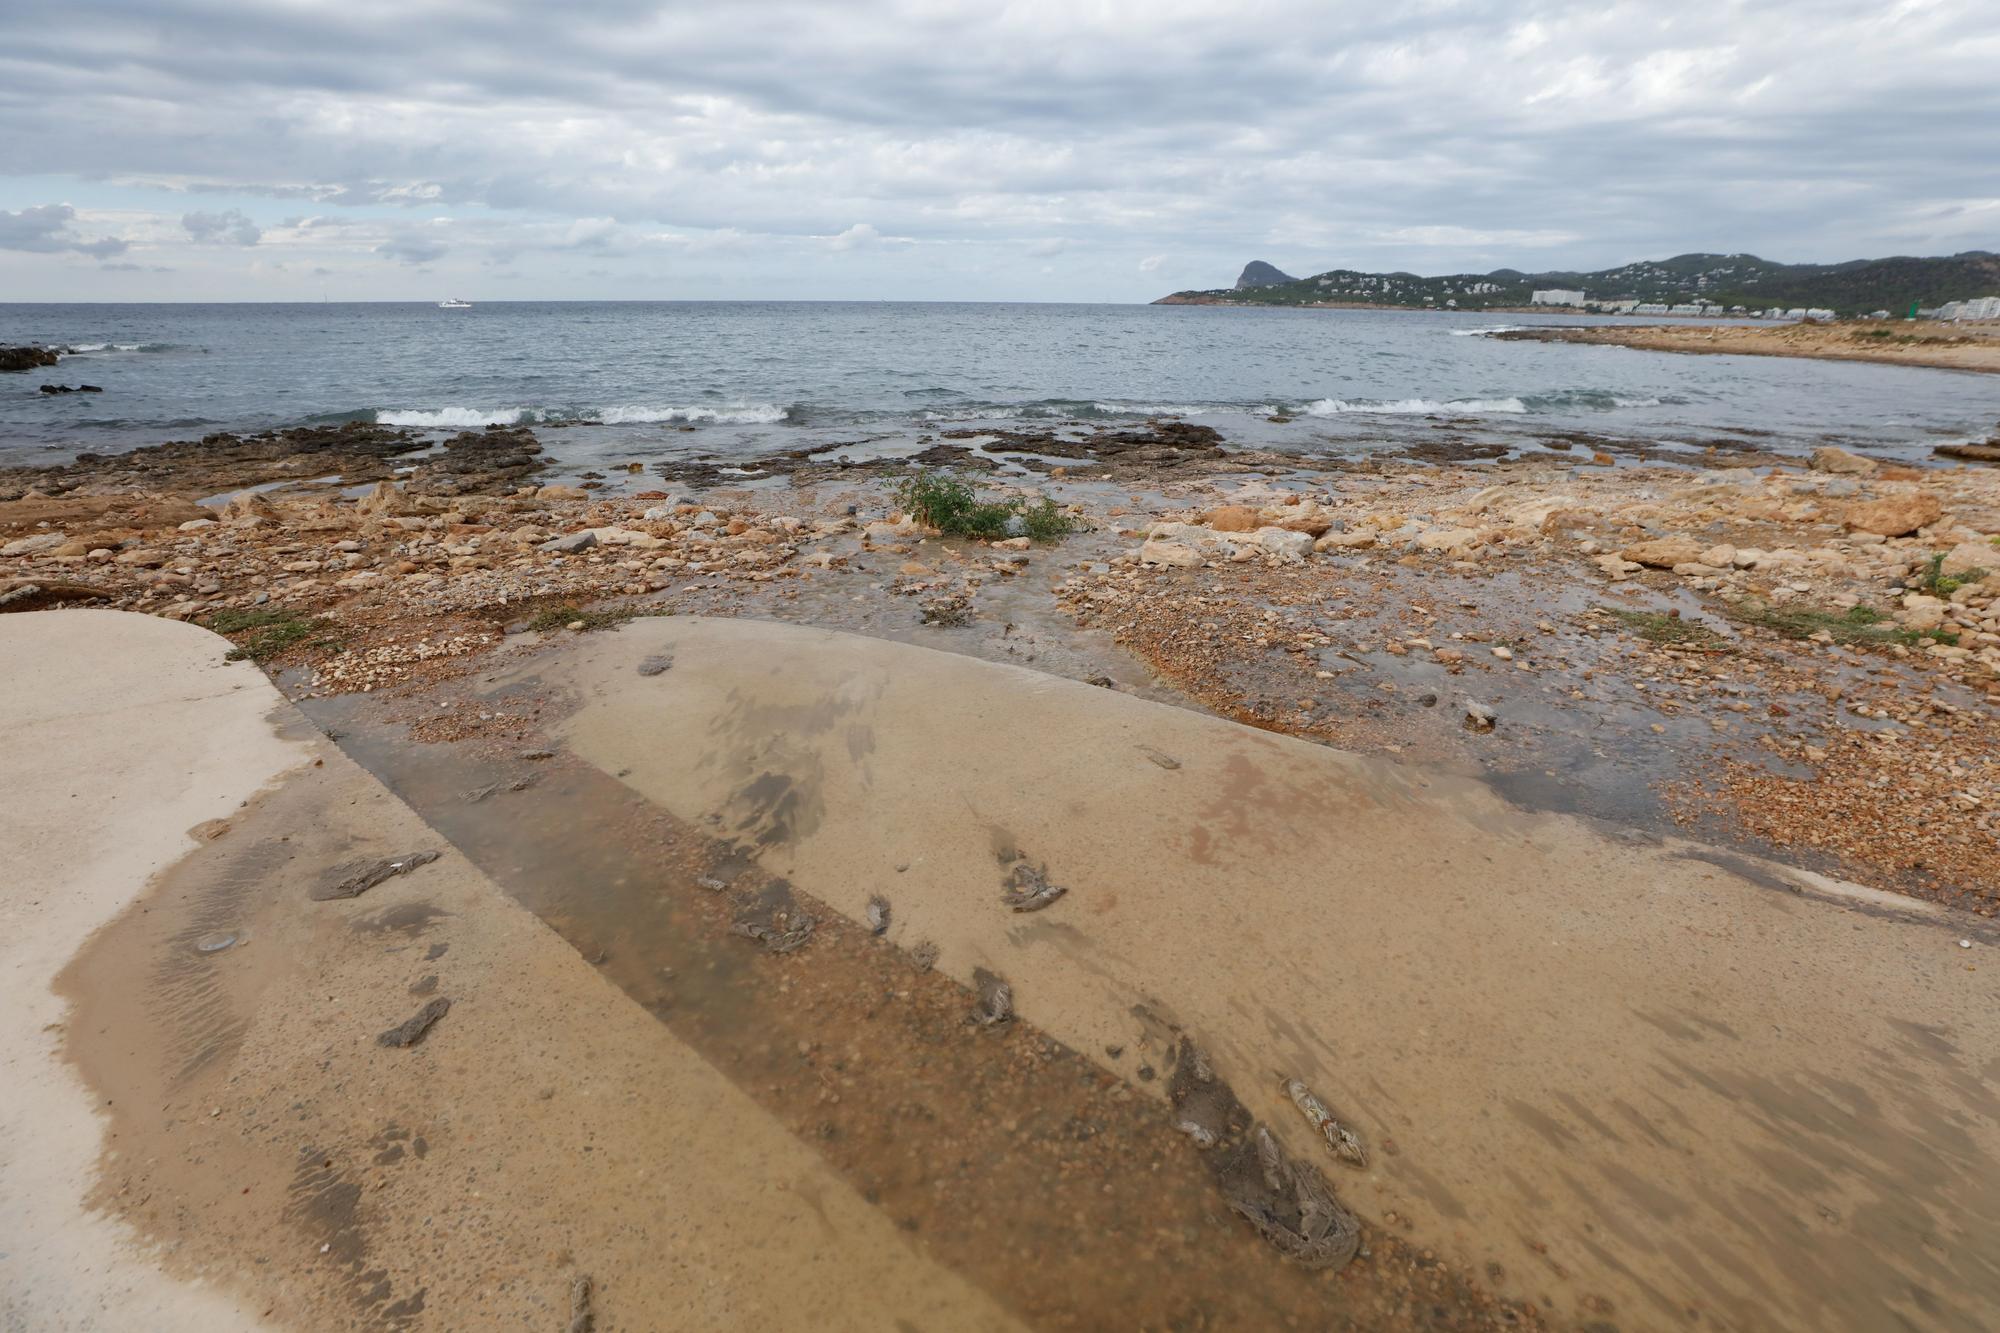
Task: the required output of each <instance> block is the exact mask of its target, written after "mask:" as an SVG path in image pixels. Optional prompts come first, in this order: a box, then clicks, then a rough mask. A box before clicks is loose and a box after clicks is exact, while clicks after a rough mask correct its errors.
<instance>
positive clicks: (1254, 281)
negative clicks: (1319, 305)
mask: <svg viewBox="0 0 2000 1333" xmlns="http://www.w3.org/2000/svg"><path fill="white" fill-rule="evenodd" d="M1297 281H1298V279H1297V278H1295V277H1293V276H1292V275H1291V274H1289V273H1284V272H1281V271H1279V270H1278V269H1275V268H1272V267H1271V266H1270V265H1269V264H1267V263H1265V262H1264V261H1263V260H1261V259H1253V260H1251V261H1250V262H1249V263H1247V264H1245V265H1244V266H1243V274H1242V276H1241V277H1239V278H1237V279H1236V290H1237V291H1239V292H1240V291H1246V290H1248V289H1249V288H1251V287H1276V286H1278V285H1279V284H1280V283H1286V282H1297Z"/></svg>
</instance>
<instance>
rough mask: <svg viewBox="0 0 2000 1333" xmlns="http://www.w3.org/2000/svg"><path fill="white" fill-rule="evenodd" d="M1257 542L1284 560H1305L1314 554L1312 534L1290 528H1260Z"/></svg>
mask: <svg viewBox="0 0 2000 1333" xmlns="http://www.w3.org/2000/svg"><path fill="white" fill-rule="evenodd" d="M1257 544H1258V545H1260V546H1262V547H1263V548H1264V549H1265V550H1267V551H1269V552H1270V553H1271V554H1272V555H1275V556H1277V557H1279V558H1280V559H1284V560H1303V559H1305V558H1306V557H1307V556H1309V555H1311V554H1312V549H1313V539H1312V534H1310V533H1305V532H1294V531H1292V530H1291V529H1290V528H1276V527H1273V528H1259V529H1257Z"/></svg>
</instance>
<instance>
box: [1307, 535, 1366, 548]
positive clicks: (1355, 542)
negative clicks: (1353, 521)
mask: <svg viewBox="0 0 2000 1333" xmlns="http://www.w3.org/2000/svg"><path fill="white" fill-rule="evenodd" d="M1374 544H1375V534H1374V533H1372V532H1329V533H1327V534H1326V535H1325V536H1323V537H1321V538H1320V539H1319V540H1318V541H1315V542H1314V543H1313V550H1315V551H1359V550H1363V549H1365V548H1367V547H1370V546H1373V545H1374Z"/></svg>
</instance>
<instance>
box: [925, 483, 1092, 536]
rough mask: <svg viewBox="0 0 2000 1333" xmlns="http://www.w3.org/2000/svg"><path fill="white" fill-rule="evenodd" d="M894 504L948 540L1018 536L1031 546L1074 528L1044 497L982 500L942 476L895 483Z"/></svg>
mask: <svg viewBox="0 0 2000 1333" xmlns="http://www.w3.org/2000/svg"><path fill="white" fill-rule="evenodd" d="M896 503H897V504H899V505H901V506H902V507H903V511H904V512H905V513H907V514H909V515H910V517H912V518H914V519H916V520H917V521H918V522H919V523H922V524H924V525H926V526H927V527H933V528H936V529H937V530H938V531H939V532H942V533H944V534H946V535H947V536H951V537H984V538H987V539H988V540H992V539H996V538H1001V537H1011V536H1014V535H1016V534H1017V533H1018V534H1019V535H1021V536H1025V537H1028V538H1030V539H1032V540H1034V541H1054V540H1055V539H1057V538H1058V537H1063V536H1066V535H1068V534H1069V533H1072V532H1074V531H1076V528H1077V524H1076V521H1075V520H1074V519H1072V518H1070V517H1069V515H1067V514H1065V513H1063V512H1062V510H1060V509H1058V508H1057V507H1056V503H1055V501H1053V500H1051V499H1049V498H1048V497H1047V496H1041V497H1040V498H1038V499H1036V500H1035V502H1034V503H1032V504H1024V503H1023V502H1022V501H1020V500H982V499H981V498H980V497H979V492H977V491H976V490H974V489H973V488H972V486H971V484H970V483H968V482H965V481H961V480H960V479H959V478H957V477H952V476H948V475H946V474H945V473H942V472H918V473H914V474H913V475H911V476H909V477H907V478H905V479H904V480H903V481H901V482H899V483H897V486H896ZM1017 520H1018V522H1017Z"/></svg>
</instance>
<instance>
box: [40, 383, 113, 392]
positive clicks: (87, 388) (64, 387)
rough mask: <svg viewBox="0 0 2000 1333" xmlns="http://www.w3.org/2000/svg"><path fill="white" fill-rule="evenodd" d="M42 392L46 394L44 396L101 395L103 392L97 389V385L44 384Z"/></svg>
mask: <svg viewBox="0 0 2000 1333" xmlns="http://www.w3.org/2000/svg"><path fill="white" fill-rule="evenodd" d="M42 392H43V393H46V394H59V393H103V392H104V390H103V389H101V388H99V387H98V386H97V385H95V384H74V385H72V384H44V385H43V386H42Z"/></svg>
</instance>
